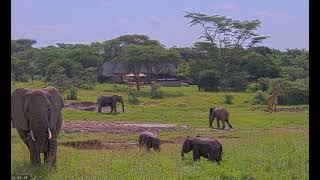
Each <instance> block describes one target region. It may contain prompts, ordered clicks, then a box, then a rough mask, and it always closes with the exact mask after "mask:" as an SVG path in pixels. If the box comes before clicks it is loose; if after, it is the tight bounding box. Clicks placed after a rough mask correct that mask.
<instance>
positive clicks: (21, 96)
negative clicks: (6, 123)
mask: <svg viewBox="0 0 320 180" xmlns="http://www.w3.org/2000/svg"><path fill="white" fill-rule="evenodd" d="M63 106H64V104H63V100H62V98H61V96H60V94H59V93H58V91H57V89H56V88H55V87H53V86H49V87H47V88H44V89H25V88H18V89H16V90H15V91H14V92H13V93H12V94H11V120H12V123H13V125H14V127H15V128H16V130H17V132H18V134H19V136H20V137H21V139H22V140H23V142H24V143H25V144H26V145H27V147H28V149H29V152H30V161H31V164H33V165H39V164H40V163H41V159H40V153H44V163H45V164H46V165H47V167H48V168H49V169H51V168H52V167H56V159H57V136H58V134H59V132H60V129H61V125H62V117H61V110H62V108H63Z"/></svg>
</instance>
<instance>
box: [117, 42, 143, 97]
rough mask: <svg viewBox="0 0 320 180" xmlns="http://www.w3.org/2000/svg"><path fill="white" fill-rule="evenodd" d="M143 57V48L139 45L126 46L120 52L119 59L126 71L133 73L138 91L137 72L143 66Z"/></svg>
mask: <svg viewBox="0 0 320 180" xmlns="http://www.w3.org/2000/svg"><path fill="white" fill-rule="evenodd" d="M145 58H146V56H145V52H144V48H143V47H142V46H139V45H129V46H126V47H125V48H124V49H123V51H122V53H121V59H122V62H123V63H124V67H125V69H126V71H128V72H132V73H133V74H134V76H133V78H134V81H135V82H136V86H137V90H138V91H139V90H140V80H139V74H140V72H141V69H142V67H143V61H144V60H145Z"/></svg>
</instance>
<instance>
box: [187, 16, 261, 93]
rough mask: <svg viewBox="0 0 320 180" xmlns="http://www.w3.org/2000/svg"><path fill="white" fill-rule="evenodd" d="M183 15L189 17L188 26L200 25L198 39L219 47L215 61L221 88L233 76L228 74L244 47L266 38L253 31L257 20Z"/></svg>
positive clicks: (231, 72) (258, 26)
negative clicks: (200, 33) (219, 75)
mask: <svg viewBox="0 0 320 180" xmlns="http://www.w3.org/2000/svg"><path fill="white" fill-rule="evenodd" d="M184 17H186V18H187V19H191V20H190V22H189V24H190V26H195V25H200V26H201V27H202V29H203V35H202V36H200V39H204V40H205V42H208V43H210V44H211V46H212V47H213V48H218V49H219V55H218V58H217V59H216V60H215V61H216V62H215V63H216V64H217V67H219V68H216V70H218V71H221V79H222V80H221V82H222V84H223V86H222V87H223V88H226V87H225V86H224V85H226V84H227V83H226V82H228V81H230V78H233V76H230V74H233V73H234V72H233V71H234V70H235V68H237V67H238V66H239V63H240V62H239V59H241V56H242V55H244V52H245V51H244V48H250V47H253V46H254V45H256V44H258V43H260V42H262V41H263V40H264V39H266V38H267V36H260V35H258V34H256V33H255V31H256V30H258V29H259V28H260V24H261V22H260V21H259V20H252V21H247V20H245V21H240V20H235V19H232V18H227V17H225V16H220V15H213V16H208V15H206V14H201V13H189V12H187V14H186V15H185V16H184Z"/></svg>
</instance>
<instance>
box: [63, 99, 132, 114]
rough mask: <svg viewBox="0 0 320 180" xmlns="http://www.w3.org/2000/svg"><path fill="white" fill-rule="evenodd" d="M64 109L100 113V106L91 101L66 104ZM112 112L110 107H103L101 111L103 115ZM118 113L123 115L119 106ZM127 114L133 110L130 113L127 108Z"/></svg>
mask: <svg viewBox="0 0 320 180" xmlns="http://www.w3.org/2000/svg"><path fill="white" fill-rule="evenodd" d="M64 108H65V109H77V110H83V111H95V112H98V104H97V103H94V102H89V101H83V102H71V103H65V105H64ZM110 111H111V108H110V107H103V108H102V109H101V112H102V113H110ZM118 112H120V113H122V108H121V106H117V113H118ZM125 112H132V111H131V110H129V111H128V110H127V109H126V108H125Z"/></svg>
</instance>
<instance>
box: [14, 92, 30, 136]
mask: <svg viewBox="0 0 320 180" xmlns="http://www.w3.org/2000/svg"><path fill="white" fill-rule="evenodd" d="M29 91H30V89H25V88H18V89H16V90H15V91H13V93H12V94H11V119H12V121H13V124H14V126H15V127H16V128H17V129H21V130H25V131H27V130H29V123H28V119H27V117H26V116H25V110H24V106H25V96H24V95H25V94H26V93H27V92H29Z"/></svg>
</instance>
